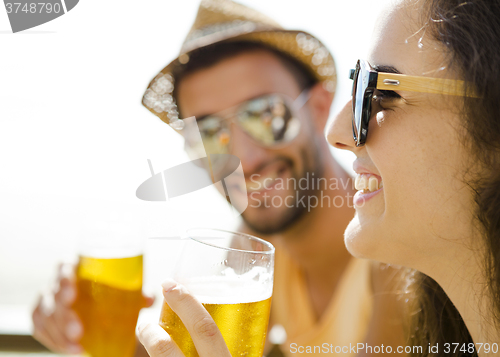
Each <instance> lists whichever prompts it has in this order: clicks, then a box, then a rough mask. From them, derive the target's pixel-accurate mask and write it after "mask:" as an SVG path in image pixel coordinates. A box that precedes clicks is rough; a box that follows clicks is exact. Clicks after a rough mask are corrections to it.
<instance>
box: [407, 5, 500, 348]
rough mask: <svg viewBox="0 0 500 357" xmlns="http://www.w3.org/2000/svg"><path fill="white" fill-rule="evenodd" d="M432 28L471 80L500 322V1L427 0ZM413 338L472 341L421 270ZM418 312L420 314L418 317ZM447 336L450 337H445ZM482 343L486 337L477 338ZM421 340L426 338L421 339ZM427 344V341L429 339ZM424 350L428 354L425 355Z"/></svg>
mask: <svg viewBox="0 0 500 357" xmlns="http://www.w3.org/2000/svg"><path fill="white" fill-rule="evenodd" d="M425 10H426V11H424V16H425V19H424V23H426V30H428V31H427V33H430V34H431V36H432V37H433V38H434V39H435V40H437V41H438V42H440V43H441V45H442V46H443V48H444V49H445V50H446V51H447V62H448V65H449V67H450V68H453V69H454V70H456V71H458V73H459V74H460V75H461V78H462V79H463V80H464V81H465V83H466V88H465V89H464V94H465V93H471V92H472V91H473V92H474V93H475V94H477V95H478V96H479V98H468V97H466V96H464V97H463V102H462V103H463V107H462V111H461V115H462V117H463V128H464V129H465V133H466V134H465V137H464V143H465V145H466V147H467V148H468V149H470V151H471V152H472V153H473V158H474V165H471V170H470V172H467V176H468V177H467V178H466V183H467V184H468V186H469V187H470V189H471V191H472V192H473V195H474V201H475V207H474V209H475V222H474V223H475V227H476V228H477V229H478V231H479V232H480V233H481V235H482V236H483V238H484V247H485V256H484V259H483V261H484V273H485V278H486V279H487V282H488V291H487V294H489V298H490V299H491V301H492V303H493V306H491V311H492V313H493V316H494V323H495V325H496V327H497V328H498V327H499V326H500V165H499V164H500V99H499V98H500V0H426V1H425ZM415 286H417V291H416V294H417V296H418V302H419V305H420V309H421V312H422V314H416V315H415V316H416V317H417V319H416V321H415V322H416V326H417V327H418V330H416V332H415V334H414V336H413V337H414V338H415V339H416V340H418V341H420V342H424V341H425V340H427V341H429V342H431V343H437V342H440V343H443V342H461V343H464V342H472V338H471V336H470V334H469V333H468V330H467V328H466V326H465V323H464V322H463V320H462V319H461V317H460V315H459V313H458V311H457V310H456V309H455V307H453V305H452V304H451V302H450V301H449V298H448V297H447V296H446V294H445V293H444V291H443V290H442V289H441V288H440V287H439V286H438V285H437V283H436V282H434V281H433V280H432V279H430V278H429V277H426V276H425V275H423V274H420V273H418V274H417V276H416V277H415ZM417 315H418V316H417ZM445 339H447V340H445ZM476 342H482V341H476ZM420 344H422V343H420ZM425 345H427V343H425ZM424 355H425V354H424Z"/></svg>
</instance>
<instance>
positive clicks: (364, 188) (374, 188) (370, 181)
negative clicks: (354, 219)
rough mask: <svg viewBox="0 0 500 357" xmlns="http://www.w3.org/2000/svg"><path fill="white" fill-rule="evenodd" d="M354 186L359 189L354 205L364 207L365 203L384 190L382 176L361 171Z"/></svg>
mask: <svg viewBox="0 0 500 357" xmlns="http://www.w3.org/2000/svg"><path fill="white" fill-rule="evenodd" d="M354 187H355V188H356V189H357V190H358V192H356V194H355V195H354V198H353V203H354V206H356V207H363V206H364V205H365V203H366V202H367V201H368V200H369V199H371V198H372V197H374V196H375V195H377V194H378V193H379V192H380V191H382V189H383V187H384V184H383V182H382V178H381V177H380V176H378V175H375V174H372V173H360V174H358V175H357V176H356V180H355V182H354Z"/></svg>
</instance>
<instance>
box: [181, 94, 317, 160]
mask: <svg viewBox="0 0 500 357" xmlns="http://www.w3.org/2000/svg"><path fill="white" fill-rule="evenodd" d="M309 96H310V93H309V90H304V91H303V92H302V93H301V94H300V95H299V96H298V97H297V98H296V99H295V100H292V99H291V98H289V97H287V96H286V95H283V94H277V93H273V94H266V95H263V96H259V97H256V98H252V99H250V100H247V101H245V102H243V103H241V104H239V105H237V106H235V107H232V108H228V109H225V110H223V111H221V112H218V113H215V114H211V115H207V116H204V117H201V118H196V119H197V120H196V122H197V124H198V128H199V130H200V134H201V140H202V142H203V146H204V149H205V151H206V153H207V154H230V153H231V151H232V147H233V146H234V142H233V141H232V140H231V137H232V130H235V129H234V128H231V124H233V123H234V124H236V125H237V126H238V128H239V129H241V130H242V131H243V132H244V133H245V134H246V135H248V136H249V137H250V138H251V139H252V140H253V141H254V142H255V143H256V144H258V145H260V146H263V147H269V148H279V147H281V146H285V145H287V144H289V143H290V142H291V141H292V140H293V139H295V137H297V134H298V133H299V131H300V127H301V120H300V115H299V114H298V111H299V110H300V109H301V108H302V107H303V106H304V104H305V103H306V102H307V101H308V100H309ZM185 139H186V150H187V151H188V153H189V152H190V151H193V150H194V151H196V152H197V155H199V151H200V149H201V148H200V147H199V144H198V146H197V145H196V142H195V141H190V140H189V138H185ZM214 157H217V156H214ZM220 157H223V156H220ZM212 164H214V163H213V162H212Z"/></svg>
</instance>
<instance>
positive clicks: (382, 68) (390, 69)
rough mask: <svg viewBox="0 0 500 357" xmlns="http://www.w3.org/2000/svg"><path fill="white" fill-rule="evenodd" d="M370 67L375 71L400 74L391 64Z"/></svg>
mask: <svg viewBox="0 0 500 357" xmlns="http://www.w3.org/2000/svg"><path fill="white" fill-rule="evenodd" d="M372 68H373V69H374V70H376V71H377V72H382V73H396V74H402V73H401V72H400V71H399V70H398V69H397V68H396V67H393V66H373V67H372Z"/></svg>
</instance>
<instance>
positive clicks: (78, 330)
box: [66, 321, 83, 340]
mask: <svg viewBox="0 0 500 357" xmlns="http://www.w3.org/2000/svg"><path fill="white" fill-rule="evenodd" d="M82 330H83V329H82V326H81V325H80V324H79V323H78V322H76V321H71V322H70V323H68V325H67V326H66V336H67V337H68V338H69V339H70V340H76V339H78V338H79V337H80V336H81V335H82V332H83V331H82Z"/></svg>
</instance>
